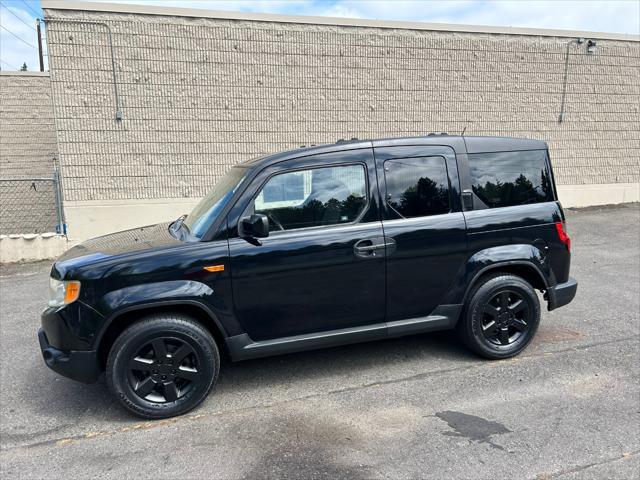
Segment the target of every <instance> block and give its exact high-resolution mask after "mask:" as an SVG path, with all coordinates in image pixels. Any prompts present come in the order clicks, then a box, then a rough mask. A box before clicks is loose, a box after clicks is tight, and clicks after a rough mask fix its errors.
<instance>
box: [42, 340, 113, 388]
mask: <svg viewBox="0 0 640 480" xmlns="http://www.w3.org/2000/svg"><path fill="white" fill-rule="evenodd" d="M38 340H39V341H40V350H41V351H42V358H44V363H46V364H47V367H49V368H50V369H51V370H53V371H55V372H57V373H59V374H60V375H64V376H65V377H69V378H72V379H73V380H77V381H79V382H84V383H93V382H95V381H96V380H97V379H98V377H100V373H101V372H100V368H99V367H98V355H97V353H96V352H94V351H86V352H85V351H70V352H64V351H62V350H59V349H57V348H55V347H52V346H51V345H49V340H48V339H47V335H46V334H45V333H44V330H42V329H39V330H38Z"/></svg>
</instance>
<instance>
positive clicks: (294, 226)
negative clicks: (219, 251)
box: [229, 148, 385, 341]
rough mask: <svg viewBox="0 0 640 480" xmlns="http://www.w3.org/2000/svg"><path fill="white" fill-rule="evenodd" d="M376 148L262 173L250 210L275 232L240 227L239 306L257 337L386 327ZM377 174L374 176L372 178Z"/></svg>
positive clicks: (233, 257)
mask: <svg viewBox="0 0 640 480" xmlns="http://www.w3.org/2000/svg"><path fill="white" fill-rule="evenodd" d="M375 175H376V172H375V162H374V159H373V150H372V149H371V148H368V149H358V150H351V151H341V152H334V153H326V154H318V155H313V156H310V157H304V158H302V159H297V160H290V161H285V162H281V163H278V164H275V165H272V166H270V167H266V169H265V170H264V171H263V172H261V173H260V174H259V175H258V176H257V177H256V178H255V179H254V180H253V182H252V184H251V186H250V187H249V189H248V191H247V192H246V193H245V195H243V198H241V199H240V200H239V203H240V204H241V206H240V208H236V209H235V210H236V212H240V211H241V213H239V214H237V215H235V216H234V215H233V214H230V216H229V227H230V232H233V228H232V226H233V225H237V222H238V220H239V219H240V218H242V217H244V216H246V215H249V214H252V213H259V214H264V215H266V216H267V217H268V219H269V229H270V233H269V236H268V237H266V238H261V239H259V241H258V242H249V241H247V240H246V239H242V238H239V237H238V236H237V235H235V234H233V233H230V237H231V238H229V251H230V264H231V278H232V289H233V302H234V310H235V314H236V316H237V318H238V320H239V321H240V323H241V324H242V325H243V327H244V328H245V330H246V331H247V333H248V334H249V336H250V337H251V338H252V339H253V340H255V341H259V340H265V339H274V338H281V337H287V336H294V335H304V334H309V333H313V332H321V331H330V330H337V329H344V328H351V327H358V326H362V325H368V324H376V323H379V324H382V325H384V314H385V292H384V289H385V280H384V278H385V265H384V236H383V232H382V223H381V221H380V214H379V208H378V202H377V200H378V198H379V195H378V188H377V182H376V181H375ZM372 179H373V180H372Z"/></svg>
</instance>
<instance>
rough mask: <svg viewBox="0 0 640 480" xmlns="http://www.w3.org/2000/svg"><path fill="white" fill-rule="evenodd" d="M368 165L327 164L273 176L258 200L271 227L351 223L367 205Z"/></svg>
mask: <svg viewBox="0 0 640 480" xmlns="http://www.w3.org/2000/svg"><path fill="white" fill-rule="evenodd" d="M365 175H366V173H365V170H364V166H362V165H345V166H338V167H323V168H314V169H309V170H299V171H295V172H287V173H281V174H279V175H275V176H273V177H272V178H271V179H269V181H268V182H267V183H266V184H265V186H264V187H263V188H262V190H261V191H260V193H259V194H258V196H257V197H256V199H255V200H254V205H253V207H254V212H255V213H259V214H263V215H266V216H267V217H268V218H269V229H270V230H272V231H273V230H291V229H294V228H306V227H316V226H319V225H334V224H338V223H349V222H353V221H354V220H356V219H357V218H358V217H359V216H360V214H361V213H362V211H363V210H364V208H365V206H366V203H367V202H366V193H367V182H366V177H365Z"/></svg>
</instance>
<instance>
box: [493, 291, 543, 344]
mask: <svg viewBox="0 0 640 480" xmlns="http://www.w3.org/2000/svg"><path fill="white" fill-rule="evenodd" d="M530 311H531V308H529V303H528V302H527V300H526V299H525V298H524V297H523V296H522V295H520V294H519V293H518V292H515V291H511V290H502V291H500V292H498V293H496V294H495V295H494V296H493V297H492V298H491V299H490V300H489V301H488V302H487V303H486V304H485V306H484V310H483V319H482V333H483V335H484V338H486V339H487V341H488V342H491V343H493V344H495V345H509V344H512V343H514V342H517V341H518V339H519V338H521V337H522V336H523V335H526V333H527V331H528V330H529V328H530V323H529V317H530V315H531V313H530Z"/></svg>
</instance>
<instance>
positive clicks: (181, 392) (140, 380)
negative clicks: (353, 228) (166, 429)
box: [106, 314, 220, 419]
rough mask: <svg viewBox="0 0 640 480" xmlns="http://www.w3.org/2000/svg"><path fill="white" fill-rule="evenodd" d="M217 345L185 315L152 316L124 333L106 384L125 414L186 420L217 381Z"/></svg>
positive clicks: (113, 352) (113, 354) (110, 363)
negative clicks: (181, 416)
mask: <svg viewBox="0 0 640 480" xmlns="http://www.w3.org/2000/svg"><path fill="white" fill-rule="evenodd" d="M219 367H220V356H219V353H218V348H217V346H216V344H215V341H214V339H213V338H212V337H211V335H210V334H209V332H208V331H207V330H206V329H205V328H204V327H203V326H202V325H200V324H199V323H198V322H196V321H194V320H193V319H191V318H190V317H188V316H186V315H180V314H166V315H163V314H159V315H152V316H149V317H147V318H145V319H143V320H141V321H139V322H137V323H135V324H133V325H131V326H130V327H128V328H127V329H126V330H124V331H123V332H122V333H121V334H120V336H119V337H118V338H117V339H116V341H115V343H114V344H113V346H112V348H111V351H110V353H109V358H108V360H107V368H106V374H107V383H108V385H109V388H110V389H111V391H112V392H113V393H114V394H115V395H116V397H117V398H118V399H119V400H120V402H121V403H122V404H123V405H124V407H125V408H127V409H128V410H130V411H131V412H133V413H135V414H137V415H139V416H141V417H144V418H154V419H157V418H166V417H172V416H174V415H180V414H183V413H185V412H187V411H189V410H191V409H192V408H194V407H195V406H197V405H198V404H199V403H200V402H202V400H204V398H205V397H206V396H207V394H208V393H209V391H210V390H211V388H212V387H213V385H214V383H215V381H216V380H217V377H218V371H219Z"/></svg>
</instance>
